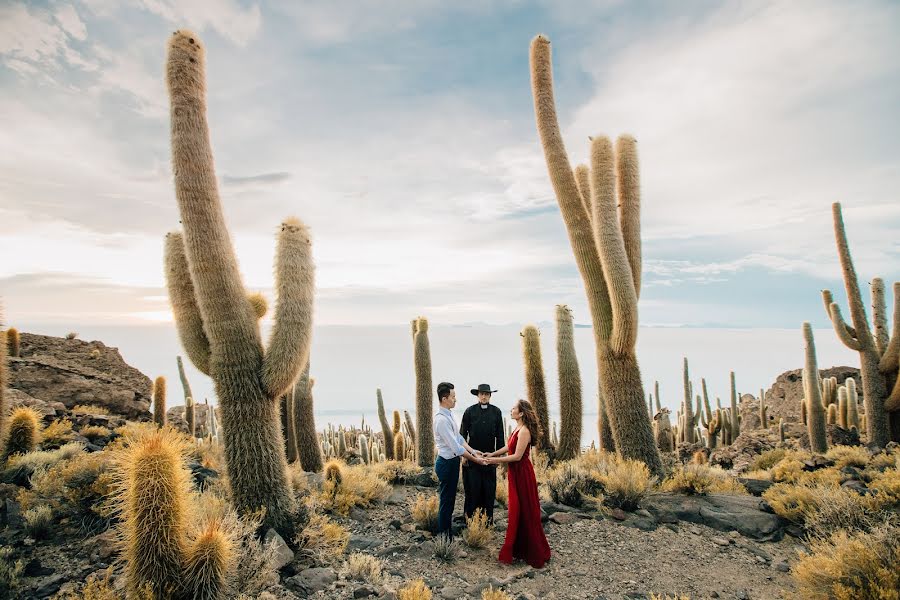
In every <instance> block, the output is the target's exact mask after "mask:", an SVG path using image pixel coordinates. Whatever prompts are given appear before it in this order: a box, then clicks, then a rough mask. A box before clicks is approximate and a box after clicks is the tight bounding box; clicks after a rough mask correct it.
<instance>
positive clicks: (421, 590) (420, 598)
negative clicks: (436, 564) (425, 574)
mask: <svg viewBox="0 0 900 600" xmlns="http://www.w3.org/2000/svg"><path fill="white" fill-rule="evenodd" d="M397 600H431V588H429V587H428V586H427V585H425V582H424V581H422V580H421V579H416V580H415V581H413V582H412V583H409V584H407V585H405V586H403V587H402V588H400V589H399V590H397Z"/></svg>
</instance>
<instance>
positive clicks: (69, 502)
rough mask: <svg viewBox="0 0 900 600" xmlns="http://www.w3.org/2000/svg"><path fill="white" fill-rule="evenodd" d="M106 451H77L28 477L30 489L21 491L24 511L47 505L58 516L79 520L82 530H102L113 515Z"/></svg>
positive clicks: (111, 485)
mask: <svg viewBox="0 0 900 600" xmlns="http://www.w3.org/2000/svg"><path fill="white" fill-rule="evenodd" d="M109 460H110V459H109V454H108V453H106V452H94V453H90V454H88V453H86V452H80V453H78V454H76V455H75V456H74V457H72V458H71V459H69V460H63V461H60V462H58V463H56V464H54V465H53V466H52V467H50V468H42V469H39V470H38V471H35V473H34V474H33V475H32V476H31V490H23V493H20V496H19V501H20V502H21V504H22V508H23V509H27V508H28V507H30V506H32V505H34V506H36V505H39V504H46V505H48V506H50V508H51V509H52V510H53V512H54V513H56V514H57V515H59V516H61V517H71V518H75V519H77V520H79V521H80V524H81V526H82V528H84V529H86V530H88V531H91V532H95V531H97V530H98V529H104V528H105V527H106V525H108V523H109V519H110V517H111V515H112V513H113V504H114V502H113V500H112V492H113V488H114V482H113V479H112V474H111V471H110V462H109Z"/></svg>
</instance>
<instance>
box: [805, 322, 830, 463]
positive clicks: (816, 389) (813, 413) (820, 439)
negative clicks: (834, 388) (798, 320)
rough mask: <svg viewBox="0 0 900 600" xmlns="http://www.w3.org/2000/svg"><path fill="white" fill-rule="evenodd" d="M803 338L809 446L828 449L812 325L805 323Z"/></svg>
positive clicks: (821, 451) (822, 449)
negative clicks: (804, 345)
mask: <svg viewBox="0 0 900 600" xmlns="http://www.w3.org/2000/svg"><path fill="white" fill-rule="evenodd" d="M803 339H804V340H805V341H806V361H805V362H804V364H803V393H804V402H805V404H806V423H807V425H806V426H807V430H808V431H809V446H810V448H811V449H812V451H813V452H819V453H824V452H827V451H828V440H827V438H826V436H825V407H824V406H822V384H821V382H820V381H819V366H818V364H817V362H816V342H815V340H814V339H813V331H812V326H811V325H810V324H809V323H807V322H805V323H803Z"/></svg>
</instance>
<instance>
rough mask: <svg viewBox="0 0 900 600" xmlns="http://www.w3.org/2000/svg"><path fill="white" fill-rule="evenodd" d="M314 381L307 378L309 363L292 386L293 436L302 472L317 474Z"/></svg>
mask: <svg viewBox="0 0 900 600" xmlns="http://www.w3.org/2000/svg"><path fill="white" fill-rule="evenodd" d="M315 383H316V380H315V379H313V378H312V377H310V376H309V362H307V363H306V366H305V367H303V371H301V372H300V377H298V378H297V383H295V384H294V391H293V402H292V403H291V405H292V406H293V409H294V415H293V422H294V436H295V437H296V440H297V460H299V461H300V466H301V467H303V470H304V471H308V472H310V473H318V472H320V471H321V470H322V448H321V446H319V434H318V433H316V419H315V416H314V410H313V386H314V385H315Z"/></svg>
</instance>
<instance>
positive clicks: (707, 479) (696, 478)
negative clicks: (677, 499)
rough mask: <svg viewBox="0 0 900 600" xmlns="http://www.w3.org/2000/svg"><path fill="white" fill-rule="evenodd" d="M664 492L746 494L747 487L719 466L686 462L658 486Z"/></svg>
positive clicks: (701, 494) (702, 494) (700, 494)
mask: <svg viewBox="0 0 900 600" xmlns="http://www.w3.org/2000/svg"><path fill="white" fill-rule="evenodd" d="M660 489H662V490H663V491H665V492H675V493H679V494H687V495H699V496H704V495H706V494H734V495H746V494H747V489H746V488H745V487H744V486H743V485H741V484H740V483H738V482H737V480H735V479H734V478H733V477H731V476H730V475H728V473H726V472H725V471H723V470H722V469H721V468H719V467H711V466H709V465H695V464H687V465H684V466H683V467H679V468H678V469H677V470H676V471H675V472H674V473H672V475H671V477H669V478H668V479H666V480H665V481H663V483H662V485H661V486H660Z"/></svg>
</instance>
